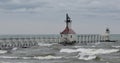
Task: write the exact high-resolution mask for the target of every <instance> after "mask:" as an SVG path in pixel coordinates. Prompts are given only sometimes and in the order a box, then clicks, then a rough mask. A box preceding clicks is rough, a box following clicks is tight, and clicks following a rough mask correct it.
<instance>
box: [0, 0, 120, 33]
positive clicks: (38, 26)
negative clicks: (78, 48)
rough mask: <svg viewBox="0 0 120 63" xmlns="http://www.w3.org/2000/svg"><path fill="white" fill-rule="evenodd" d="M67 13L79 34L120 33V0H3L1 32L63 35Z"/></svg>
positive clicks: (1, 2) (0, 6) (0, 18)
mask: <svg viewBox="0 0 120 63" xmlns="http://www.w3.org/2000/svg"><path fill="white" fill-rule="evenodd" d="M66 13H69V16H70V17H71V18H72V28H73V30H74V31H75V32H76V33H78V34H89V33H92V34H98V33H99V34H101V33H104V32H105V29H106V27H109V28H110V29H111V33H113V34H118V33H120V29H119V28H120V0H0V34H59V33H60V32H62V31H63V29H64V27H65V22H64V20H65V14H66Z"/></svg>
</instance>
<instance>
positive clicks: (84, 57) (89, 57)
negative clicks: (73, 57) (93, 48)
mask: <svg viewBox="0 0 120 63" xmlns="http://www.w3.org/2000/svg"><path fill="white" fill-rule="evenodd" d="M77 57H78V59H81V60H92V59H95V58H96V57H97V56H95V55H91V54H83V53H79V54H78V56H77Z"/></svg>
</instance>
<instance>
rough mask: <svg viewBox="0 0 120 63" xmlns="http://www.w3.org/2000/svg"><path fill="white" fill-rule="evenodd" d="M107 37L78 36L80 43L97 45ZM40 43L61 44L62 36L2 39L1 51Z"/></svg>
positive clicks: (95, 35) (93, 35)
mask: <svg viewBox="0 0 120 63" xmlns="http://www.w3.org/2000/svg"><path fill="white" fill-rule="evenodd" d="M105 40H106V39H105V37H104V36H101V35H98V34H90V35H89V34H83V35H77V42H78V43H95V42H100V41H105ZM40 42H47V43H59V42H61V39H60V36H34V37H6V38H0V49H9V48H14V47H20V48H27V47H32V46H37V45H38V43H40Z"/></svg>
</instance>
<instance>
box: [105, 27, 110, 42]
mask: <svg viewBox="0 0 120 63" xmlns="http://www.w3.org/2000/svg"><path fill="white" fill-rule="evenodd" d="M105 41H110V29H109V28H106V32H105Z"/></svg>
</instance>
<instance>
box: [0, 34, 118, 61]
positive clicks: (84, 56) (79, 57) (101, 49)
mask: <svg viewBox="0 0 120 63" xmlns="http://www.w3.org/2000/svg"><path fill="white" fill-rule="evenodd" d="M8 36H9V35H6V36H4V35H3V36H1V37H8ZM10 37H11V36H10ZM111 39H113V40H120V35H119V34H113V35H111ZM0 63H120V41H118V42H106V43H105V42H101V43H100V42H96V43H92V44H91V43H88V44H87V45H86V44H81V43H79V44H76V45H73V46H63V45H60V44H57V43H49V42H48V43H44V42H39V46H36V47H31V48H13V49H12V50H10V51H6V50H0Z"/></svg>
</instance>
